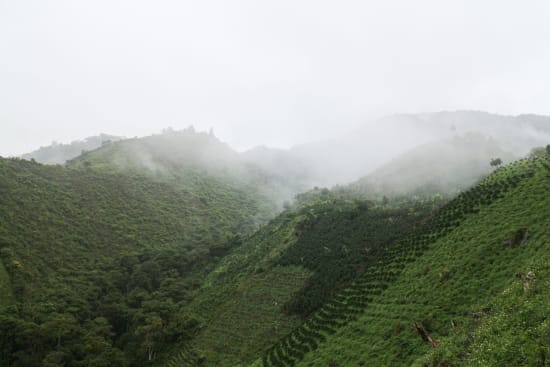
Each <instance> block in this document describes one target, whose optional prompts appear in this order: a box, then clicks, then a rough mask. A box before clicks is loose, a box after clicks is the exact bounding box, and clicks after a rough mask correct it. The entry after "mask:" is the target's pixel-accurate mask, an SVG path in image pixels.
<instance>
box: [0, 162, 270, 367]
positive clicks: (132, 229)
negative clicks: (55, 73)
mask: <svg viewBox="0 0 550 367" xmlns="http://www.w3.org/2000/svg"><path fill="white" fill-rule="evenodd" d="M266 202H268V200H266V199H265V198H264V197H262V196H261V195H258V194H257V193H256V192H254V191H252V190H249V189H248V188H247V187H246V186H243V185H239V184H238V183H236V182H234V181H232V180H224V179H222V178H216V177H213V176H209V175H205V174H201V173H200V172H196V171H191V170H189V171H187V172H186V176H185V180H182V179H177V180H175V179H169V178H168V177H160V176H158V177H153V176H151V175H147V174H144V173H139V172H131V171H118V172H117V171H115V170H112V171H109V170H104V171H98V170H96V169H93V167H87V168H65V167H62V166H45V165H40V164H37V163H34V162H30V161H25V160H19V159H0V254H1V256H2V257H1V263H2V264H3V266H2V268H1V269H0V270H3V269H4V268H5V269H6V270H7V274H8V275H9V279H8V280H6V277H5V272H0V286H1V287H2V289H3V290H4V289H6V288H7V287H9V289H10V290H11V291H12V292H10V291H7V292H3V293H2V302H0V304H2V305H4V306H6V305H9V304H13V302H12V300H10V298H11V297H10V294H11V293H13V294H14V295H15V300H16V301H17V302H16V304H15V306H16V307H15V308H14V307H11V308H10V307H8V308H7V309H6V310H5V311H4V312H0V314H1V315H0V331H1V332H0V335H1V341H0V345H2V351H1V354H0V365H9V366H35V365H50V364H54V363H58V364H64V365H66V366H76V365H83V364H84V365H88V364H89V363H92V362H91V359H93V358H100V359H101V361H102V363H107V362H105V361H110V362H109V363H110V364H112V365H125V364H126V362H130V363H131V365H136V366H137V365H141V363H142V362H143V363H144V362H146V361H147V359H148V358H152V357H153V356H154V355H155V354H157V352H158V350H162V348H164V347H165V346H166V345H167V344H170V343H172V342H173V341H175V340H179V339H185V338H186V337H188V336H186V335H187V334H186V333H189V332H191V331H192V330H193V328H194V327H195V324H196V322H195V321H193V320H195V319H194V318H193V316H192V315H184V314H182V313H181V312H179V311H178V310H180V309H181V308H182V307H183V306H184V305H186V304H187V303H188V302H189V300H190V299H191V298H192V297H193V292H194V290H195V289H197V288H198V287H199V286H200V285H201V283H202V280H203V276H204V274H206V273H207V272H208V270H209V269H212V268H213V266H214V265H215V264H216V263H217V261H219V259H220V258H221V257H223V255H224V254H225V253H227V252H228V251H229V250H230V246H231V242H230V241H229V242H228V240H229V239H231V238H232V237H234V236H235V235H237V234H242V233H246V232H248V231H251V230H252V229H254V228H256V227H257V225H258V224H259V223H261V222H263V221H265V220H266V219H267V218H268V217H269V216H270V215H271V208H270V205H267V206H266V205H264V204H265V203H266ZM92 324H93V325H92ZM94 325H95V326H94ZM17 330H19V331H18V332H17V335H16V336H17V337H13V335H12V334H13V333H14V332H16V331H17ZM91 330H95V331H94V332H92V331H91ZM90 333H92V334H90ZM90 338H92V339H93V340H95V342H94V343H95V344H94V343H92V341H91V339H90ZM87 343H92V344H90V345H93V347H92V346H90V348H89V349H85V350H83V349H82V348H83V347H84V346H85V345H88V344H87ZM121 350H124V353H122V352H121ZM31 351H32V352H31ZM113 353H114V354H113ZM115 354H116V356H115ZM148 354H149V355H148ZM94 363H99V362H94ZM110 364H105V365H110Z"/></svg>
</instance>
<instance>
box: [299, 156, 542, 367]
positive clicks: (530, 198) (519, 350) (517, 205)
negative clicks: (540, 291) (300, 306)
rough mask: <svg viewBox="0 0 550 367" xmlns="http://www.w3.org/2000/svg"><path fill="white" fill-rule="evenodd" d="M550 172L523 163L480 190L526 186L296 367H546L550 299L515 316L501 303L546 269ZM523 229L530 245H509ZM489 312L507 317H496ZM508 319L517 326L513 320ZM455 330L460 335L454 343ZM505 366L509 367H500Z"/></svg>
mask: <svg viewBox="0 0 550 367" xmlns="http://www.w3.org/2000/svg"><path fill="white" fill-rule="evenodd" d="M548 166H549V164H548V161H546V160H537V161H521V162H518V163H516V164H514V165H512V166H507V167H504V168H500V169H498V170H497V171H496V172H495V173H494V174H493V175H491V176H489V177H488V178H487V179H486V180H484V181H483V182H482V183H481V184H482V185H487V184H490V185H500V186H501V187H503V186H504V185H507V184H508V183H509V182H510V181H509V179H510V178H511V177H513V176H516V177H520V181H518V182H517V184H516V185H515V186H513V185H512V186H509V188H508V190H507V191H506V192H505V193H504V195H498V196H497V197H496V198H494V199H493V200H488V201H485V200H486V199H483V200H482V205H481V206H479V207H478V209H476V212H473V213H470V214H467V215H466V217H465V218H464V220H463V221H462V222H461V223H460V225H459V226H457V227H456V228H454V229H453V230H452V231H450V232H448V233H447V234H446V235H444V236H443V237H441V238H439V239H438V240H437V241H435V242H434V243H433V244H430V246H429V248H428V249H427V250H426V251H425V252H424V253H423V254H421V255H420V256H418V257H417V258H416V259H415V260H414V261H413V262H411V263H410V264H409V265H407V266H406V267H405V268H404V269H403V271H402V272H401V273H400V275H399V276H398V277H397V278H396V279H395V280H394V281H393V282H391V283H390V284H389V287H388V288H387V289H386V290H385V291H384V292H383V293H381V294H380V295H377V296H375V297H373V298H372V300H370V302H368V303H367V304H366V307H365V308H364V311H362V312H361V314H360V315H359V316H358V318H357V319H355V320H352V321H351V322H349V323H347V324H345V326H343V327H340V328H337V329H336V330H335V333H334V334H326V336H325V338H326V341H325V342H323V343H321V344H320V346H319V348H318V349H317V350H316V351H315V352H311V353H306V354H305V357H304V359H303V360H302V361H301V362H300V363H298V364H297V365H298V366H318V365H326V364H328V363H332V364H333V365H335V366H354V365H365V366H400V365H402V366H408V365H411V364H413V363H415V361H416V364H417V365H423V364H422V363H423V362H421V361H420V360H418V359H419V358H421V357H422V356H423V354H425V353H427V352H432V354H431V357H430V359H429V360H431V361H432V362H431V363H432V364H430V365H432V366H448V365H463V364H470V365H472V366H485V365H486V366H492V365H494V366H497V365H508V366H519V365H529V366H531V365H533V366H537V365H540V364H537V363H539V362H540V353H541V350H540V348H539V347H538V345H539V344H540V343H543V344H544V343H545V341H541V340H544V339H541V338H542V337H546V336H545V335H547V334H545V333H546V329H545V328H546V326H545V325H546V324H545V323H544V322H543V321H544V320H545V318H544V317H543V316H542V315H543V314H544V313H545V312H546V311H545V305H547V303H546V302H547V298H545V297H548V296H547V295H546V294H544V296H538V297H541V298H537V296H535V298H533V301H532V302H531V301H530V300H529V299H528V298H525V299H523V300H522V299H521V298H519V299H515V301H517V303H516V304H515V305H514V307H510V305H509V306H508V309H507V308H506V306H502V302H501V300H500V298H501V296H500V295H501V294H502V292H504V291H505V290H507V289H509V288H510V287H512V288H513V289H516V290H515V291H514V292H515V293H516V294H517V292H518V290H517V288H518V286H517V283H518V279H517V278H516V274H517V273H518V272H523V273H524V274H525V273H526V272H527V271H529V270H530V269H534V267H533V266H534V263H537V262H538V261H542V262H545V261H548V259H549V258H548V255H547V254H548V243H547V239H548V238H549V236H550V232H549V228H550V225H549V222H548V220H549V219H548V216H547V213H548V210H549V208H550V198H549V196H548V194H547V192H548V183H549V179H550V176H549V172H548ZM460 198H461V196H459V198H457V199H456V200H459V199H460ZM452 203H453V202H451V203H450V204H452ZM450 204H449V205H450ZM521 228H527V229H528V231H529V239H528V241H526V242H525V243H520V244H517V245H510V242H508V240H510V239H511V238H513V237H514V235H515V233H516V232H517V231H518V229H521ZM535 272H536V270H535ZM540 277H541V278H542V279H539V277H538V276H537V280H536V282H546V281H548V279H546V280H545V278H544V277H545V273H544V272H541V273H540ZM514 284H516V286H514ZM535 292H536V291H535ZM521 297H525V296H521ZM537 299H538V301H536V300H537ZM515 301H514V302H515ZM492 304H500V305H501V306H499V307H503V308H501V310H500V311H498V310H494V308H493V307H494V306H491V305H492ZM504 310H507V311H504ZM511 310H513V311H514V312H515V313H516V314H517V315H518V316H514V315H513V314H512V315H510V311H511ZM493 312H494V313H495V314H494V316H492V315H493ZM519 315H521V316H519ZM528 315H531V316H532V317H533V319H531V321H530V322H529V323H526V324H524V325H522V323H521V322H520V318H521V317H525V318H526V319H527V318H531V316H528ZM486 316H487V317H490V319H489V320H488V321H486V322H484V323H483V324H482V326H480V328H479V329H478V330H477V333H478V335H479V336H478V337H477V338H478V339H475V338H474V342H473V343H472V342H471V341H470V342H468V341H467V337H466V336H465V335H468V334H467V333H470V332H472V331H474V330H475V328H474V327H472V326H471V323H472V322H474V321H472V320H475V319H477V318H479V317H481V318H484V317H486ZM414 321H416V322H421V323H422V324H423V325H424V327H425V328H426V329H427V330H428V332H429V333H430V335H431V337H432V338H434V339H436V340H440V341H441V344H440V346H438V347H435V348H434V347H432V346H430V345H429V344H428V343H426V342H424V341H423V340H422V339H421V337H420V335H419V334H417V333H416V332H415V331H414V329H413V328H412V323H413V322H414ZM529 324H531V325H533V327H534V329H533V330H530V329H529ZM465 325H468V326H465ZM501 327H502V328H503V329H502V330H500V328H501ZM457 328H462V334H460V333H459V335H458V336H453V335H454V333H455V329H457ZM535 329H536V330H535ZM499 335H502V337H500V336H499ZM448 344H450V346H449V347H447V345H448ZM469 344H471V346H470V347H467V345H469ZM465 345H466V346H465ZM467 348H468V349H471V351H470V350H468V349H467ZM506 351H508V352H506ZM506 360H508V361H509V363H502V361H506ZM498 361H500V364H499V362H498Z"/></svg>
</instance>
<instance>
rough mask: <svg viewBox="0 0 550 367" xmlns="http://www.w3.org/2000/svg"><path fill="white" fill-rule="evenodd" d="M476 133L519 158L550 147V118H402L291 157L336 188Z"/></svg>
mask: <svg viewBox="0 0 550 367" xmlns="http://www.w3.org/2000/svg"><path fill="white" fill-rule="evenodd" d="M472 133H474V134H477V135H478V136H483V137H484V138H485V139H489V138H490V139H491V142H492V143H491V144H492V145H493V147H494V148H495V149H496V148H497V147H498V149H497V151H498V150H501V151H502V152H507V153H509V154H511V155H512V157H515V158H519V157H522V156H524V155H526V154H527V153H528V152H529V151H530V150H531V149H532V148H534V147H537V146H546V144H549V143H550V117H547V116H537V115H519V116H502V115H495V114H490V113H486V112H477V111H456V112H436V113H424V114H398V115H392V116H388V117H385V118H382V119H379V120H375V121H370V122H367V123H365V124H364V125H363V126H362V127H360V128H358V129H356V130H355V131H352V132H351V133H348V134H344V135H342V136H339V137H335V138H333V139H330V140H326V141H321V142H316V143H309V144H304V145H300V146H296V147H294V148H292V149H291V150H290V151H289V153H290V155H291V156H292V157H294V159H296V160H299V161H301V162H303V163H302V164H304V165H306V166H307V167H308V168H309V171H310V173H311V180H312V181H314V182H317V185H321V186H332V185H335V184H346V183H349V182H352V181H355V180H357V179H359V178H360V177H363V176H366V175H368V174H369V173H372V172H373V171H374V170H375V169H377V168H379V167H381V166H383V165H385V164H386V163H388V162H389V161H391V160H392V159H395V158H397V157H399V156H401V155H402V154H404V153H406V152H408V151H410V150H412V149H414V148H416V147H419V146H421V145H424V144H428V143H436V142H439V143H440V144H442V145H443V144H445V143H444V142H445V141H452V139H453V138H457V137H458V138H460V137H463V136H467V135H470V134H472ZM479 142H482V140H479ZM474 149H475V150H479V148H475V147H474ZM444 159H452V157H451V156H449V155H446V156H443V157H441V163H442V164H443V160H444ZM417 163H419V164H422V162H419V161H417Z"/></svg>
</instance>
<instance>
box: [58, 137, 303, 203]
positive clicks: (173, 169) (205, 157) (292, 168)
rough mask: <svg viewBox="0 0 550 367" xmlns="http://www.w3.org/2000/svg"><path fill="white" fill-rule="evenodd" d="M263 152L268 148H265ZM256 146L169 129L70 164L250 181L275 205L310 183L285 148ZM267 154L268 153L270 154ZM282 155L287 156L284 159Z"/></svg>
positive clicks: (115, 144) (107, 147) (108, 146)
mask: <svg viewBox="0 0 550 367" xmlns="http://www.w3.org/2000/svg"><path fill="white" fill-rule="evenodd" d="M262 152H263V153H262ZM273 152H274V151H272V150H267V149H261V148H258V149H255V150H253V151H250V152H248V153H239V152H237V151H235V150H233V149H232V148H231V147H230V146H229V145H228V144H226V143H224V142H222V141H220V140H219V139H218V138H217V137H216V136H214V134H212V133H205V132H197V131H195V129H194V128H193V127H189V128H187V129H184V130H181V131H175V130H171V129H165V130H164V131H163V132H162V133H161V134H155V135H151V136H146V137H143V138H134V139H126V140H121V141H117V142H113V143H111V144H104V145H103V146H101V147H100V148H98V149H95V150H92V151H88V152H84V153H83V154H82V155H80V156H78V157H76V158H74V159H72V160H70V161H68V162H67V166H68V167H73V168H77V167H78V168H83V167H89V168H93V169H96V170H101V171H111V172H119V171H133V172H144V173H146V174H148V175H151V176H155V177H164V178H167V177H169V178H172V179H176V180H182V182H185V181H186V180H187V177H188V176H189V175H190V174H194V173H200V174H205V175H208V176H212V177H216V178H223V179H225V180H231V181H233V182H239V183H240V184H242V185H245V186H246V187H247V188H248V189H249V190H251V191H256V192H259V193H262V195H264V196H265V197H266V199H268V200H269V201H270V202H272V203H273V204H274V205H278V206H281V205H282V203H283V202H284V201H285V200H291V199H292V197H293V196H294V195H296V194H297V193H299V192H301V191H304V190H306V189H308V188H309V186H308V183H309V181H308V175H307V169H306V167H305V166H304V165H303V164H302V163H301V162H299V161H295V160H292V157H289V156H284V154H285V153H284V152H282V151H276V154H272V153H273ZM264 153H265V154H264ZM281 155H282V156H284V158H283V159H281Z"/></svg>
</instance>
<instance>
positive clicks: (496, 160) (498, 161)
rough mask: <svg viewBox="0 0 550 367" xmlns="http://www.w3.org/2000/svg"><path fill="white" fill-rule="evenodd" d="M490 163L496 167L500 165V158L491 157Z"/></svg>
mask: <svg viewBox="0 0 550 367" xmlns="http://www.w3.org/2000/svg"><path fill="white" fill-rule="evenodd" d="M490 164H491V166H493V167H498V166H500V165H501V164H502V159H500V158H493V159H491V163H490Z"/></svg>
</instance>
